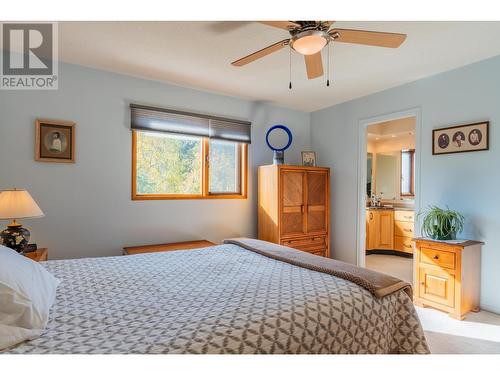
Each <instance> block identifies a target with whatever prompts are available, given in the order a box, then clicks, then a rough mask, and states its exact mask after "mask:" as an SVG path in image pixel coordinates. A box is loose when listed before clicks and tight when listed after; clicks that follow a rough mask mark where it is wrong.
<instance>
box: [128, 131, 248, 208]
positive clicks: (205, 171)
mask: <svg viewBox="0 0 500 375" xmlns="http://www.w3.org/2000/svg"><path fill="white" fill-rule="evenodd" d="M137 132H138V130H132V200H134V201H135V200H174V199H247V197H248V145H247V144H246V143H240V144H239V147H238V153H239V159H240V186H241V192H240V193H236V194H235V193H232V192H231V193H210V192H209V180H208V178H209V168H210V160H209V156H210V138H207V137H200V138H201V140H202V150H201V153H202V156H201V159H202V160H201V185H202V186H201V194H138V193H137ZM234 143H237V142H234Z"/></svg>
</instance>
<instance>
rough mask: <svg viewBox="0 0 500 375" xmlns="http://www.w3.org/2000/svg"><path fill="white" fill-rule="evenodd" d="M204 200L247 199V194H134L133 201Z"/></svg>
mask: <svg viewBox="0 0 500 375" xmlns="http://www.w3.org/2000/svg"><path fill="white" fill-rule="evenodd" d="M177 199H180V200H186V199H191V200H203V199H247V195H246V194H244V195H242V194H213V195H197V194H192V195H190V194H180V195H175V194H147V195H141V194H134V195H132V200H133V201H148V200H177Z"/></svg>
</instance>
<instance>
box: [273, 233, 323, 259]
mask: <svg viewBox="0 0 500 375" xmlns="http://www.w3.org/2000/svg"><path fill="white" fill-rule="evenodd" d="M281 245H283V246H288V247H292V248H294V249H297V250H302V251H306V252H308V253H312V254H316V255H321V256H325V255H326V236H308V237H300V238H289V239H285V240H282V241H281Z"/></svg>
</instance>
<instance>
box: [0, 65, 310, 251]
mask: <svg viewBox="0 0 500 375" xmlns="http://www.w3.org/2000/svg"><path fill="white" fill-rule="evenodd" d="M59 69H60V70H59V77H60V81H59V89H58V90H56V91H1V90H0V189H5V188H11V187H14V186H15V187H23V188H26V189H28V190H29V191H30V192H31V194H32V195H33V197H34V198H35V200H36V201H37V202H38V203H39V205H40V207H41V208H42V209H43V211H44V212H45V214H46V217H44V218H42V219H36V220H25V224H26V226H27V227H29V228H30V229H31V230H32V235H33V240H34V242H37V243H38V244H39V245H43V246H48V247H49V254H50V258H52V259H57V258H74V257H86V256H102V255H117V254H120V253H121V247H122V246H124V245H139V244H151V243H162V242H172V241H182V240H190V239H198V238H206V239H209V240H213V241H220V240H222V239H223V238H227V237H233V236H255V235H256V227H257V203H256V202H257V199H256V196H257V192H256V184H257V179H256V171H257V166H259V165H263V164H270V163H271V162H272V153H271V151H270V150H269V149H268V148H267V146H265V139H264V137H265V132H266V130H267V128H268V127H269V126H271V125H273V124H276V123H282V124H287V125H288V126H290V128H291V129H292V131H293V132H294V135H295V137H294V143H293V145H292V148H291V150H290V151H287V153H286V158H287V161H288V162H290V163H299V162H300V151H301V150H307V149H309V148H310V143H309V134H310V132H309V119H310V115H309V113H304V112H299V111H294V110H289V109H284V108H280V107H275V106H271V105H268V104H265V103H259V102H252V101H247V100H241V99H236V98H232V97H227V96H222V95H216V94H210V93H207V92H202V91H197V90H192V89H187V88H182V87H178V86H173V85H167V84H163V83H159V82H154V81H148V80H144V79H138V78H133V77H129V76H125V75H119V74H114V73H109V72H104V71H100V70H95V69H89V68H84V67H81V66H75V65H69V64H60V67H59ZM129 102H138V103H144V104H150V105H158V106H165V107H171V108H177V109H181V110H182V109H185V110H190V111H194V112H202V113H210V114H215V115H220V116H228V117H234V118H241V119H248V120H250V121H252V145H251V146H250V148H249V158H250V163H249V167H250V181H249V198H248V199H246V200H204V201H200V200H189V201H186V200H177V201H132V200H131V198H130V195H131V193H130V189H131V187H130V186H131V144H132V143H131V132H130V129H129V126H130V125H129V123H130V121H129V110H128V103H129ZM36 118H52V119H62V120H71V121H75V122H76V124H77V125H76V164H57V163H40V162H35V161H34V134H35V132H34V121H35V119H36ZM0 224H1V225H5V224H6V222H4V221H2V222H1V223H0Z"/></svg>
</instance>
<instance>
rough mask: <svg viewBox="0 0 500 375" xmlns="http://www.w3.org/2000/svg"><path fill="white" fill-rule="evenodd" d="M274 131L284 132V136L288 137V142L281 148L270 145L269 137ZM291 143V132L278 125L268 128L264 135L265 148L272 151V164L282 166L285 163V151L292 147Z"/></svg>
mask: <svg viewBox="0 0 500 375" xmlns="http://www.w3.org/2000/svg"><path fill="white" fill-rule="evenodd" d="M276 129H281V130H284V131H285V132H286V134H287V135H288V142H287V144H286V145H285V146H284V147H282V148H276V147H273V146H272V145H271V143H270V142H269V135H270V134H271V132H272V131H273V130H276ZM292 141H293V136H292V132H291V131H290V129H288V128H287V127H286V126H285V125H281V124H278V125H273V126H271V127H270V128H269V130H268V131H267V133H266V143H267V146H268V147H269V148H270V149H271V150H273V154H274V156H273V164H284V163H285V150H286V149H287V148H289V147H290V146H291V145H292Z"/></svg>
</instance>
